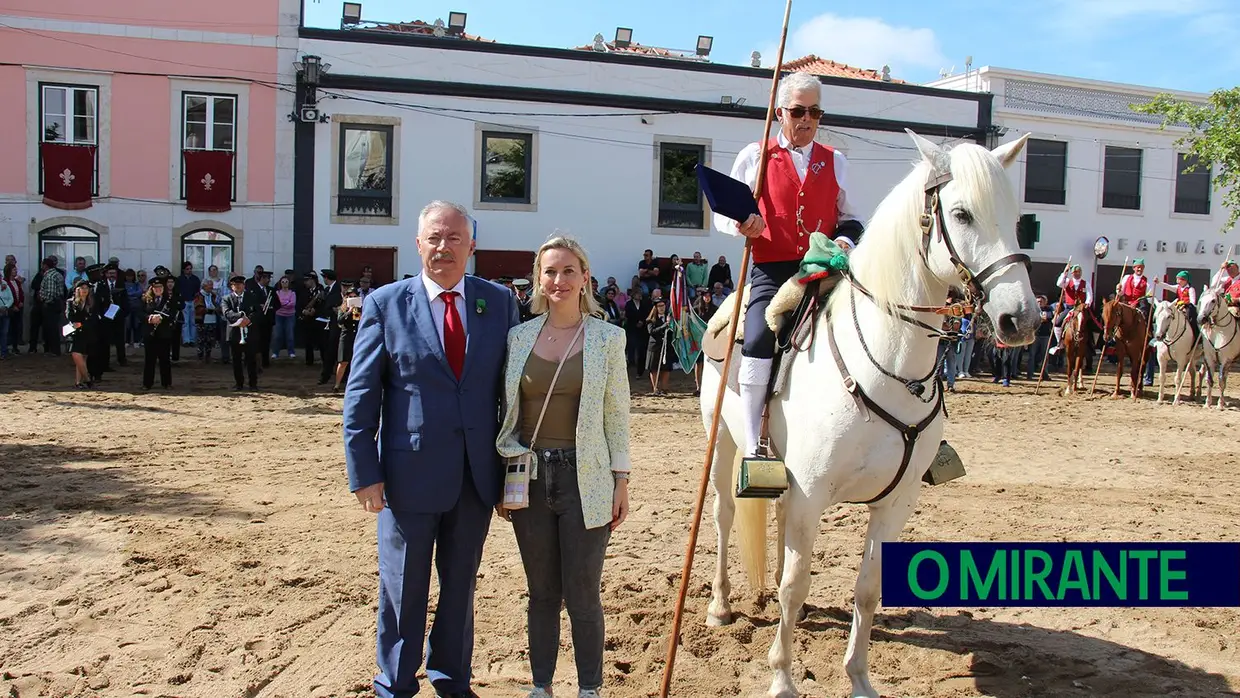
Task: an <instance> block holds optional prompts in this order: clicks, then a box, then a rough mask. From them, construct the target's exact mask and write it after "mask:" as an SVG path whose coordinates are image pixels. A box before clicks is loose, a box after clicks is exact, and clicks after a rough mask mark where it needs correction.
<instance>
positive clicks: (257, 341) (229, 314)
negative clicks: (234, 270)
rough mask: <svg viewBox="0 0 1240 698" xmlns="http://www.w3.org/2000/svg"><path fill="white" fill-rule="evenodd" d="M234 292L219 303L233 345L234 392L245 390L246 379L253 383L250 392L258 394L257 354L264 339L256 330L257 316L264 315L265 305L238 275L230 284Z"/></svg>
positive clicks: (230, 280)
mask: <svg viewBox="0 0 1240 698" xmlns="http://www.w3.org/2000/svg"><path fill="white" fill-rule="evenodd" d="M228 286H229V288H231V289H232V293H230V294H229V295H228V296H227V297H225V298H224V300H223V301H222V302H221V303H220V308H221V309H222V310H223V311H224V321H225V322H227V323H228V343H229V344H231V345H232V347H231V353H232V365H233V379H234V380H235V381H236V384H235V385H234V386H233V390H244V389H245V385H244V384H243V383H242V379H243V378H244V377H248V378H249V379H250V390H258V351H259V350H260V349H261V346H260V345H261V343H262V336H261V335H259V333H258V332H257V331H256V330H255V325H257V324H258V320H257V318H258V316H259V315H260V314H261V313H262V301H260V300H259V296H258V293H257V292H256V291H254V290H253V289H248V288H246V283H245V277H244V276H242V275H240V274H236V275H234V276H233V277H232V278H230V279H229V280H228ZM243 361H244V362H245V374H246V375H245V376H243V375H242V371H241V363H242V362H243Z"/></svg>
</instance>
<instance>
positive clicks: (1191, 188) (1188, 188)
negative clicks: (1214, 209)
mask: <svg viewBox="0 0 1240 698" xmlns="http://www.w3.org/2000/svg"><path fill="white" fill-rule="evenodd" d="M1175 212H1176V213H1196V214H1200V215H1209V214H1210V164H1209V163H1207V162H1202V161H1201V158H1199V157H1198V156H1196V155H1194V154H1192V153H1176V155H1175Z"/></svg>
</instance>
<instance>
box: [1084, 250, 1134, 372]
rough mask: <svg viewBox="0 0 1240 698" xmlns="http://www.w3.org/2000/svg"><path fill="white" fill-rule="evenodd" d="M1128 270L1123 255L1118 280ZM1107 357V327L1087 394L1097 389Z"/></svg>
mask: <svg viewBox="0 0 1240 698" xmlns="http://www.w3.org/2000/svg"><path fill="white" fill-rule="evenodd" d="M1127 270H1128V255H1124V266H1122V267H1120V268H1119V280H1120V281H1123V280H1124V272H1125V271H1127ZM1097 294H1098V289H1096V288H1095V289H1094V295H1095V296H1097ZM1106 355H1107V326H1106V325H1103V326H1102V351H1100V352H1098V367H1097V368H1095V369H1094V382H1093V384H1092V385H1090V386H1089V394H1090V395H1093V394H1094V391H1095V390H1097V389H1098V374H1100V373H1102V361H1103V359H1104V358H1105V357H1106ZM1116 366H1117V368H1116V369H1115V370H1116V371H1118V370H1119V368H1118V366H1119V364H1116Z"/></svg>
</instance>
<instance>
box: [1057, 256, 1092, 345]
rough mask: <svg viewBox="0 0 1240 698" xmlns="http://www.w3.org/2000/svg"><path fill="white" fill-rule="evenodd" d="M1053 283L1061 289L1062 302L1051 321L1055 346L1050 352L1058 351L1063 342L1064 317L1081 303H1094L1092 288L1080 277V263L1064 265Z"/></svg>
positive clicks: (1089, 304) (1087, 304)
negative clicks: (1052, 321) (1069, 265)
mask: <svg viewBox="0 0 1240 698" xmlns="http://www.w3.org/2000/svg"><path fill="white" fill-rule="evenodd" d="M1055 285H1056V286H1058V287H1059V288H1061V289H1063V302H1062V304H1061V305H1060V307H1059V309H1058V312H1057V313H1056V314H1055V320H1054V323H1053V325H1054V327H1053V330H1054V332H1055V346H1054V347H1053V348H1051V350H1050V353H1051V354H1056V353H1058V352H1059V347H1060V345H1061V344H1062V343H1063V322H1064V317H1065V316H1066V315H1067V314H1068V313H1070V312H1072V309H1073V308H1075V307H1076V306H1078V305H1080V304H1081V303H1084V304H1085V305H1086V307H1088V306H1091V305H1093V304H1094V290H1093V289H1092V288H1090V287H1089V284H1088V283H1086V281H1085V279H1084V278H1082V277H1081V265H1079V264H1073V265H1072V266H1071V268H1069V267H1066V266H1065V267H1064V270H1063V273H1062V274H1060V275H1059V280H1058V281H1056V282H1055Z"/></svg>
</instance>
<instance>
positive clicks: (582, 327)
mask: <svg viewBox="0 0 1240 698" xmlns="http://www.w3.org/2000/svg"><path fill="white" fill-rule="evenodd" d="M585 329H586V319H585V318H584V317H583V318H581V324H580V325H579V326H578V327H577V333H576V334H574V335H573V341H571V342H569V343H568V346H567V347H565V348H564V355H563V356H561V357H560V364H559V365H558V366H556V367H555V375H554V376H552V377H551V385H549V386H547V396H546V397H545V398H543V404H542V411H541V412H539V413H538V421H537V422H536V423H535V424H534V433H533V435H531V436H530V449H531V450H533V448H534V441H535V440H536V439H538V430H539V428H541V427H542V421H543V417H544V416H545V415H546V414H547V405H549V404H551V392H552V391H553V390H555V382H556V380H557V379H559V377H560V369H562V368H564V362H565V361H567V360H568V353H569V352H571V351H572V350H573V347H574V346H576V345H577V338H578V337H580V336H581V333H582V332H583V331H585Z"/></svg>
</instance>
